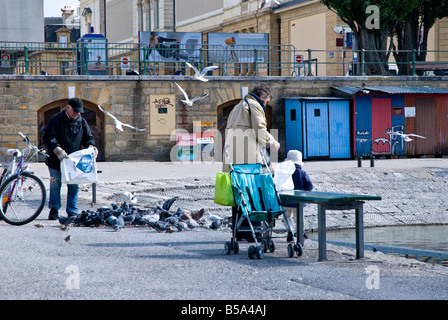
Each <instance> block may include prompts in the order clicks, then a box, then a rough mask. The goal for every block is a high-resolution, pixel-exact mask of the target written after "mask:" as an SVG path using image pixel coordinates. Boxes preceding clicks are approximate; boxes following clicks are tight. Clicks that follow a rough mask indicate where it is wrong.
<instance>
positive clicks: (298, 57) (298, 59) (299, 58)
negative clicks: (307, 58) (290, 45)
mask: <svg viewBox="0 0 448 320" xmlns="http://www.w3.org/2000/svg"><path fill="white" fill-rule="evenodd" d="M296 66H297V67H300V68H301V67H302V66H303V56H302V55H300V54H298V55H296Z"/></svg>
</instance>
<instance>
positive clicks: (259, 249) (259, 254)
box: [255, 246, 264, 259]
mask: <svg viewBox="0 0 448 320" xmlns="http://www.w3.org/2000/svg"><path fill="white" fill-rule="evenodd" d="M255 250H256V251H255V253H256V255H257V259H263V257H264V248H263V246H258V247H256V248H255Z"/></svg>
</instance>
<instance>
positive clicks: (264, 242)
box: [261, 239, 268, 253]
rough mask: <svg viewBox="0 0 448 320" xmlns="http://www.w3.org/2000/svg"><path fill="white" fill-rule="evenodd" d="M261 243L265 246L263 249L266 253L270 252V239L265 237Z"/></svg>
mask: <svg viewBox="0 0 448 320" xmlns="http://www.w3.org/2000/svg"><path fill="white" fill-rule="evenodd" d="M261 244H262V246H263V251H264V252H265V253H266V252H268V241H267V240H266V239H263V241H261Z"/></svg>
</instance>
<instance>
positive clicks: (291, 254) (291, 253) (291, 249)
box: [288, 243, 294, 258]
mask: <svg viewBox="0 0 448 320" xmlns="http://www.w3.org/2000/svg"><path fill="white" fill-rule="evenodd" d="M288 257H290V258H292V257H294V245H293V244H292V243H289V244H288Z"/></svg>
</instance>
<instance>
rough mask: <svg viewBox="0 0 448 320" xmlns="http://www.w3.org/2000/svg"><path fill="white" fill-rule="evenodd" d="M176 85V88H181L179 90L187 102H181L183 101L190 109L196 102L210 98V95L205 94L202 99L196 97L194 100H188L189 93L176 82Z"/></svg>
mask: <svg viewBox="0 0 448 320" xmlns="http://www.w3.org/2000/svg"><path fill="white" fill-rule="evenodd" d="M174 83H175V84H176V86H177V87H178V88H179V90H180V91H181V92H182V93H183V94H184V97H185V100H180V101H182V102H183V103H184V104H186V105H187V106H189V107H191V106H192V105H193V103H194V102H195V101H196V100H199V99H204V98H205V97H207V96H208V93H206V94H204V95H203V96H200V97H194V98H192V99H190V98H188V95H187V93H186V92H185V90H184V89H182V87H181V86H180V85H178V84H177V82H174Z"/></svg>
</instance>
